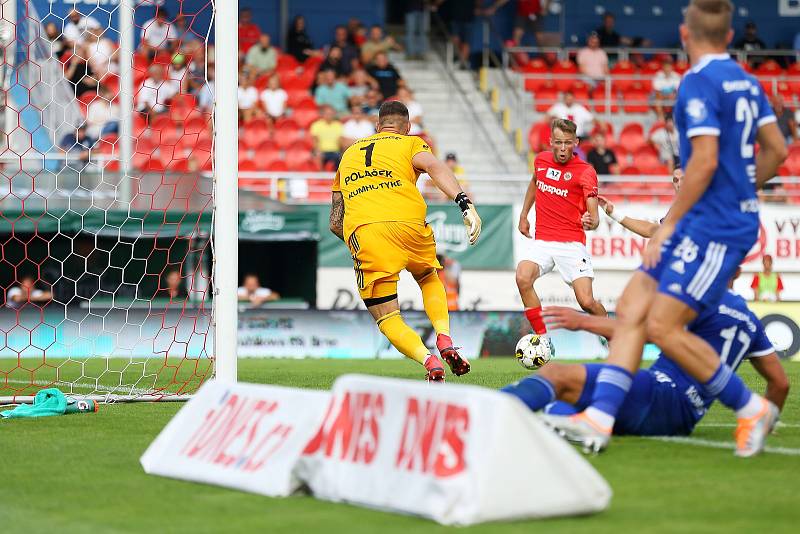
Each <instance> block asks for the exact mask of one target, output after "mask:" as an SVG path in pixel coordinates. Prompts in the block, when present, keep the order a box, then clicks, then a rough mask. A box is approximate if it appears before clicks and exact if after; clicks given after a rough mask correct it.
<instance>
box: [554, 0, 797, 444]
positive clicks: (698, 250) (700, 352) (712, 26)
mask: <svg viewBox="0 0 800 534" xmlns="http://www.w3.org/2000/svg"><path fill="white" fill-rule="evenodd" d="M732 12H733V6H732V5H731V3H730V2H729V1H728V0H692V2H691V3H690V4H689V7H688V8H687V10H686V15H685V22H684V24H682V25H681V27H680V36H681V40H682V41H683V44H684V46H685V48H686V51H687V53H688V54H689V58H690V60H691V62H692V68H691V70H689V71H688V72H687V73H686V75H685V76H684V78H683V81H682V83H681V86H680V87H679V89H678V97H677V102H676V104H675V111H674V115H675V122H676V125H677V126H678V131H679V136H680V152H681V158H682V159H683V160H684V161H685V163H686V165H685V167H684V169H683V170H684V174H685V176H684V180H683V186H682V187H681V189H680V191H679V192H678V194H677V196H676V197H675V201H674V202H673V205H672V207H671V209H670V211H669V213H668V214H667V216H666V217H665V218H664V220H663V223H662V224H661V226H660V227H659V228H658V229H657V230H656V232H655V234H654V235H653V237H652V238H651V240H650V242H649V243H648V246H647V249H646V250H645V253H644V256H643V261H642V268H641V269H640V270H639V271H637V272H636V273H635V274H634V275H633V277H632V278H631V280H630V282H629V283H628V285H627V286H626V288H625V291H624V292H623V294H622V296H621V298H620V300H619V302H618V304H617V322H616V323H615V327H614V336H613V341H612V342H611V344H610V354H609V358H608V363H606V364H604V365H603V366H602V369H600V371H599V373H598V374H597V380H596V384H595V388H594V392H593V394H592V399H591V403H590V405H589V406H588V407H587V408H586V410H584V411H583V412H580V413H579V414H576V415H573V416H570V417H561V418H555V417H554V418H552V419H551V424H553V426H556V427H557V428H559V429H560V430H561V431H562V432H563V433H565V434H566V435H567V436H568V437H569V438H570V439H573V440H575V441H580V442H582V443H583V444H584V446H585V448H588V449H590V450H595V451H599V450H602V449H603V448H605V447H606V446H607V445H608V443H609V440H610V437H611V432H612V429H613V427H614V423H615V419H616V417H617V415H618V412H619V410H620V407H621V406H622V404H623V401H624V400H625V396H626V395H627V393H628V391H629V390H630V388H631V384H632V383H633V377H634V373H635V372H636V370H637V369H638V368H639V364H640V363H641V358H642V349H643V347H644V343H645V340H647V339H650V340H651V341H653V342H654V343H655V344H656V345H658V346H659V347H660V348H661V350H662V352H663V354H664V355H665V356H666V357H668V358H669V359H670V360H672V361H673V362H675V363H676V364H678V365H679V366H680V367H681V368H682V369H683V370H684V371H685V372H686V373H687V374H688V375H689V376H691V377H692V378H694V380H695V381H696V382H697V383H698V384H699V385H700V387H701V388H702V389H703V394H704V395H707V396H709V397H711V398H717V399H719V401H720V402H722V403H723V404H724V405H725V406H727V407H729V408H731V409H732V410H734V411H735V412H736V415H737V429H736V432H735V435H736V450H735V454H736V455H737V456H742V457H747V456H753V455H755V454H758V453H759V452H760V451H761V450H762V449H763V447H764V441H765V439H766V436H767V434H768V431H769V428H770V426H771V424H772V419H773V414H772V411H771V410H770V407H769V403H768V402H767V401H766V400H765V399H763V398H762V397H761V396H759V395H756V394H754V393H752V392H750V391H749V390H748V389H747V387H746V386H745V385H744V383H743V382H742V380H741V379H740V378H739V377H737V376H736V375H735V374H734V373H733V371H732V369H731V368H730V366H729V365H728V364H727V363H726V362H724V361H721V360H720V358H719V356H718V355H717V354H716V352H715V351H714V348H713V347H712V346H710V345H709V344H708V343H707V342H706V341H704V340H703V339H702V338H700V337H698V336H697V335H696V334H695V333H693V332H691V331H689V330H687V329H686V326H687V325H688V324H690V323H691V322H692V321H694V320H695V319H696V318H697V316H698V314H700V313H703V312H705V311H706V310H708V309H713V308H715V307H716V306H717V304H718V303H719V301H720V299H721V298H722V296H723V295H724V293H725V290H726V286H727V282H728V280H729V279H730V278H731V276H732V275H733V274H734V271H735V270H736V268H737V267H738V265H739V264H740V263H741V261H742V260H743V259H744V257H745V254H746V253H747V251H748V250H749V249H750V248H751V246H752V245H753V244H754V243H755V241H756V238H757V235H758V226H759V222H758V200H757V197H756V190H757V188H760V187H761V186H762V185H764V183H766V181H767V180H769V179H770V178H772V177H774V176H775V173H776V171H777V168H778V166H779V165H780V164H781V163H782V162H783V160H784V159H785V158H786V146H785V142H784V140H783V138H782V136H781V134H780V130H779V129H778V127H777V125H776V119H775V115H774V114H773V112H772V110H771V108H770V106H769V104H768V102H767V99H766V97H765V95H764V94H763V91H762V90H761V87H760V85H759V83H758V81H757V80H756V79H755V78H754V77H752V76H750V75H748V74H747V73H745V72H744V70H743V69H742V68H741V67H740V66H739V65H738V64H737V63H736V62H735V61H733V60H732V59H731V58H730V57H729V56H728V54H727V53H726V52H725V51H726V49H727V46H728V44H729V43H730V41H731V39H732V38H733V30H732V29H731V18H732ZM756 141H757V142H758V143H759V145H760V151H759V154H758V157H757V158H756V157H755V149H754V145H755V143H756Z"/></svg>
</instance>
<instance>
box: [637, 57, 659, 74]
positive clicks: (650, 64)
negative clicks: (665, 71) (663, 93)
mask: <svg viewBox="0 0 800 534" xmlns="http://www.w3.org/2000/svg"><path fill="white" fill-rule="evenodd" d="M663 63H664V61H663V59H662V60H661V61H659V60H657V59H656V58H653V59H651V60H650V61H647V62H645V64H644V65H642V66H641V67H639V74H641V75H642V76H646V77H650V76H653V75H654V74H655V73H656V72H658V71H660V70H661V67H662V64H663Z"/></svg>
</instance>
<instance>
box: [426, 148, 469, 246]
mask: <svg viewBox="0 0 800 534" xmlns="http://www.w3.org/2000/svg"><path fill="white" fill-rule="evenodd" d="M411 163H412V164H413V165H414V168H416V169H417V170H420V171H422V172H426V173H428V176H430V177H431V180H432V181H433V183H434V184H435V185H436V187H438V188H439V190H440V191H441V192H442V193H444V194H445V195H447V197H448V198H450V199H452V200H453V202H455V203H456V204H458V207H459V208H460V209H461V214H462V215H463V216H464V225H465V226H466V227H467V234H468V236H469V244H470V245H474V244H475V243H476V242H477V241H478V236H480V235H481V218H480V216H479V215H478V211H477V210H476V209H475V205H474V204H473V203H472V201H471V200H470V199H469V197H468V196H467V194H466V193H465V192H464V191H463V190H462V189H461V184H459V183H458V180H457V179H456V177H455V175H454V174H453V171H451V170H450V168H449V167H448V166H447V165H445V164H444V162H442V161H439V160H438V159H436V156H434V155H433V154H431V153H430V152H418V153H416V154H415V155H414V157H413V158H411Z"/></svg>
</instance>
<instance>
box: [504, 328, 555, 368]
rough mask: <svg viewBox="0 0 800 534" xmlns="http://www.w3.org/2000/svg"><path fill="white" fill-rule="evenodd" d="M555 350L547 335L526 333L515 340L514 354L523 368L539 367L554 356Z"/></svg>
mask: <svg viewBox="0 0 800 534" xmlns="http://www.w3.org/2000/svg"><path fill="white" fill-rule="evenodd" d="M555 354H556V350H555V347H553V344H552V343H550V338H549V337H547V336H539V335H537V334H528V335H527V336H523V337H522V338H521V339H520V340H519V341H518V342H517V349H516V351H515V352H514V355H515V356H516V358H517V361H518V362H519V364H520V365H521V366H522V367H524V368H525V369H530V370H534V369H539V368H540V367H541V366H543V365H544V364H546V363H547V362H549V361H550V360H551V359H552V358H553V356H555Z"/></svg>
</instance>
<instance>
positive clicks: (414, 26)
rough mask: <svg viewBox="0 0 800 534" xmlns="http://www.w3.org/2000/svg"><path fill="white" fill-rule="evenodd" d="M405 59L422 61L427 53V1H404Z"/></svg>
mask: <svg viewBox="0 0 800 534" xmlns="http://www.w3.org/2000/svg"><path fill="white" fill-rule="evenodd" d="M404 7H405V14H406V20H405V22H406V59H423V58H424V57H425V54H426V53H427V51H428V23H429V21H428V17H427V8H428V0H406V2H405V6H404Z"/></svg>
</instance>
